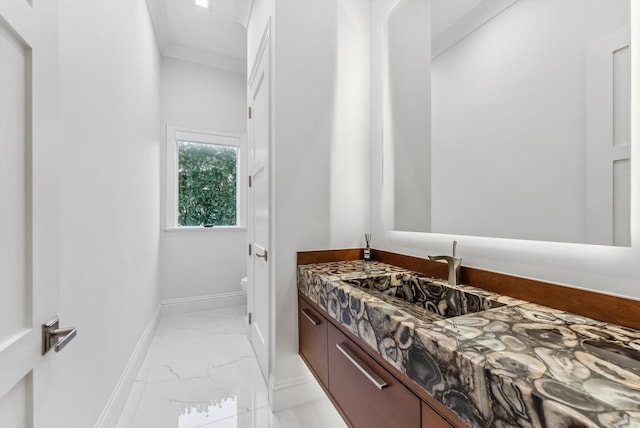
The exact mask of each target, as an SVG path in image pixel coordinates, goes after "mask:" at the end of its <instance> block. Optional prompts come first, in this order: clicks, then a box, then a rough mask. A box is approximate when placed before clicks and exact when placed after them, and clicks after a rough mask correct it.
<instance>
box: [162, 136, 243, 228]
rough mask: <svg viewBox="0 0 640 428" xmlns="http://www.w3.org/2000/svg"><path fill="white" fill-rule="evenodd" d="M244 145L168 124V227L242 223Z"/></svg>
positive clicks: (238, 139)
mask: <svg viewBox="0 0 640 428" xmlns="http://www.w3.org/2000/svg"><path fill="white" fill-rule="evenodd" d="M243 143H244V139H243V138H242V137H241V136H240V135H236V134H231V133H222V132H218V131H211V130H205V129H199V128H190V127H174V126H167V192H166V194H167V201H166V204H167V213H166V214H167V219H166V226H167V229H174V228H192V229H193V228H202V227H207V228H208V227H218V228H219V227H238V226H242V225H243V219H244V203H243V202H244V199H245V198H244V195H245V193H244V191H243V190H244V189H243V186H241V185H240V184H241V183H240V181H241V177H244V176H245V175H246V174H241V172H242V171H241V169H242V165H243V162H241V160H242V156H243Z"/></svg>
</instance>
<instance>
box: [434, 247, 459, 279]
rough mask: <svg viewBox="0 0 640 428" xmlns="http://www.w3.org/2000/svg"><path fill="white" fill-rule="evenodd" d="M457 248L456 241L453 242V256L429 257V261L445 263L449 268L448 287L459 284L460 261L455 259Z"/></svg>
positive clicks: (457, 258)
mask: <svg viewBox="0 0 640 428" xmlns="http://www.w3.org/2000/svg"><path fill="white" fill-rule="evenodd" d="M457 246H458V241H453V256H429V260H431V261H434V262H435V261H438V260H444V261H446V262H447V265H448V266H449V285H458V284H460V271H461V268H462V259H461V258H459V257H456V247H457Z"/></svg>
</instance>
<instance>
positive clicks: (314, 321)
mask: <svg viewBox="0 0 640 428" xmlns="http://www.w3.org/2000/svg"><path fill="white" fill-rule="evenodd" d="M302 315H304V316H305V317H307V319H308V320H309V321H311V324H313V325H320V321H318V320H317V319H316V317H314V316H313V315H311V313H309V310H308V309H303V310H302Z"/></svg>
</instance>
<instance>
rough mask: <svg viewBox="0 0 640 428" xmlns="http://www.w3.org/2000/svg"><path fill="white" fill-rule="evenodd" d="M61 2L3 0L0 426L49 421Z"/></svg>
mask: <svg viewBox="0 0 640 428" xmlns="http://www.w3.org/2000/svg"><path fill="white" fill-rule="evenodd" d="M57 7H58V6H57V2H48V1H41V0H33V1H31V2H28V1H26V0H9V1H0V426H2V427H5V426H6V427H12V428H13V427H15V428H21V427H36V428H45V427H52V426H55V425H54V423H53V422H52V420H53V418H54V417H55V410H54V405H52V402H53V400H52V399H51V398H52V395H51V394H52V393H51V391H50V388H49V381H50V379H51V373H50V370H52V369H53V367H54V364H51V358H52V354H54V352H51V353H49V354H47V355H44V356H43V355H42V328H41V324H42V323H44V322H46V321H47V320H48V319H49V318H51V317H52V316H53V315H55V314H56V312H57V311H56V309H57V307H56V306H57V301H58V294H59V290H58V287H59V286H58V271H57V269H58V268H57V266H58V263H57V260H58V259H57V257H58V256H57V252H58V251H57V250H58V241H57V220H58V217H57V205H56V204H57V198H56V195H57V184H56V183H57V181H56V178H57V175H56V162H55V153H56V147H55V144H56V142H57V133H56V128H55V123H56V118H55V117H54V116H55V114H56V110H57V84H58V74H57V70H58V64H57V54H58V43H57V33H58V32H57V25H58V24H57V22H58V16H57Z"/></svg>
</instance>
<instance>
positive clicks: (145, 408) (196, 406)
mask: <svg viewBox="0 0 640 428" xmlns="http://www.w3.org/2000/svg"><path fill="white" fill-rule="evenodd" d="M245 311H246V309H245V307H241V306H240V307H232V308H223V309H213V310H206V311H200V312H190V313H183V314H170V315H164V316H163V317H162V318H161V319H160V321H159V324H158V328H157V330H156V333H155V336H154V337H153V340H152V342H151V345H150V347H149V351H148V352H147V355H146V356H145V359H144V362H143V363H142V367H141V369H140V372H139V373H138V376H137V378H136V382H135V383H134V385H133V388H132V389H131V392H130V394H129V397H128V398H127V402H126V403H125V406H124V409H123V411H122V414H121V415H120V418H119V421H118V424H117V428H232V427H233V428H236V427H237V428H344V427H346V424H345V423H344V422H343V421H342V419H341V418H340V416H339V415H338V412H337V411H336V410H335V408H334V407H333V405H332V404H331V402H330V401H329V399H327V398H323V399H322V400H319V401H315V402H312V403H309V404H306V405H302V406H298V407H292V408H289V409H285V410H282V411H279V412H277V413H273V412H271V409H270V408H269V405H268V398H267V387H266V384H265V382H264V379H263V377H262V375H261V373H260V368H259V366H258V362H257V360H256V358H255V355H254V353H253V350H252V348H251V344H250V343H249V341H248V339H247V337H246V335H245V326H244V323H243V317H244V313H245Z"/></svg>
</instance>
